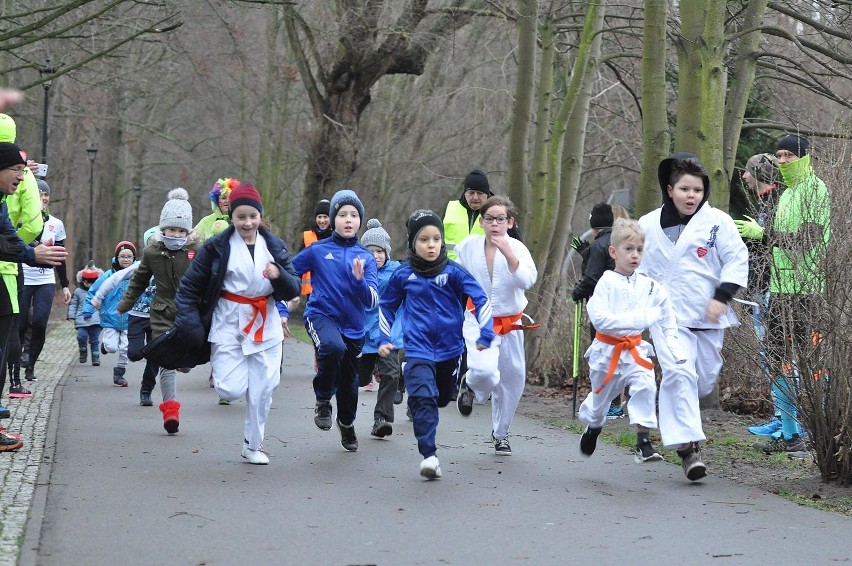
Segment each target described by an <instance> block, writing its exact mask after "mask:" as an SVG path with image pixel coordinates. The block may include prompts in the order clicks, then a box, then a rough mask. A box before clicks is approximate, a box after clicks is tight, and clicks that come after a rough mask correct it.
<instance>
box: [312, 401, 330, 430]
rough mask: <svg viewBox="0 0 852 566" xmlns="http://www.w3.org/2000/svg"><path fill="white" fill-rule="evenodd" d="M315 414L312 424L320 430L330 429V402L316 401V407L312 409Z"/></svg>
mask: <svg viewBox="0 0 852 566" xmlns="http://www.w3.org/2000/svg"><path fill="white" fill-rule="evenodd" d="M314 413H316V416H315V417H314V424H315V425H317V428H318V429H320V430H331V402H330V401H317V407H316V409H314Z"/></svg>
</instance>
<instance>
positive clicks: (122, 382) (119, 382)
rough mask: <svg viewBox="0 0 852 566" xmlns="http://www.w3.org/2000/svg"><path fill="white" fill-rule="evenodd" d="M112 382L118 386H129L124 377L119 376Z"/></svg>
mask: <svg viewBox="0 0 852 566" xmlns="http://www.w3.org/2000/svg"><path fill="white" fill-rule="evenodd" d="M112 384H113V385H115V386H116V387H127V380H126V379H124V378H123V377H119V378H118V379H113V380H112Z"/></svg>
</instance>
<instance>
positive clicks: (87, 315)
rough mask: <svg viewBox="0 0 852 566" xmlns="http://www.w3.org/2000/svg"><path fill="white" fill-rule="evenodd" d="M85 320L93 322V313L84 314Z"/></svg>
mask: <svg viewBox="0 0 852 566" xmlns="http://www.w3.org/2000/svg"><path fill="white" fill-rule="evenodd" d="M83 320H92V313H90V312H87V313H85V314H83Z"/></svg>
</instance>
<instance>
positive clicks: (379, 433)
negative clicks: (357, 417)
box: [370, 421, 393, 438]
mask: <svg viewBox="0 0 852 566" xmlns="http://www.w3.org/2000/svg"><path fill="white" fill-rule="evenodd" d="M392 434H393V426H392V425H391V424H390V423H389V422H387V421H382V423H381V424H380V425H378V426H373V430H371V431H370V435H371V436H375V437H376V438H384V437H386V436H390V435H392Z"/></svg>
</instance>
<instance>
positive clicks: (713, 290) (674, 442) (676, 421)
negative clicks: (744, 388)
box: [639, 153, 748, 481]
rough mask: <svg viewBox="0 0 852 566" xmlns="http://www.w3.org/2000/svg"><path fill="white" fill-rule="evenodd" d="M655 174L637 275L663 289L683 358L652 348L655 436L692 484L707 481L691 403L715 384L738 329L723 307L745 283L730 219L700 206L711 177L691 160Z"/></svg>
mask: <svg viewBox="0 0 852 566" xmlns="http://www.w3.org/2000/svg"><path fill="white" fill-rule="evenodd" d="M657 176H658V179H659V182H660V189H661V190H662V192H663V206H662V207H660V208H658V209H657V210H654V211H651V212H649V213H648V214H646V215H645V216H643V217H642V218H640V219H639V224H640V225H641V226H642V229H643V230H645V252H646V253H645V261H643V262H642V267H641V268H640V270H641V272H642V273H645V274H647V275H649V276H650V277H651V278H652V279H654V280H656V281H659V282H660V283H662V284H663V285H665V286H666V289H667V290H668V292H669V295H670V296H671V300H672V307H673V308H674V311H675V316H676V317H677V325H678V337H679V340H680V344H681V347H682V348H683V349H684V351H685V353H686V357H687V362H686V363H685V364H680V365H678V364H676V363H675V360H674V359H673V358H672V356H671V354H670V353H669V352H668V350H667V349H666V348H658V349H657V360H658V361H659V363H660V367H661V368H662V370H663V379H662V382H661V383H660V398H659V415H660V435H661V436H662V439H663V445H664V446H666V447H670V448H676V449H677V453H678V455H679V456H680V457H681V459H682V461H683V471H684V473H685V474H686V477H687V478H688V479H689V480H691V481H696V480H699V479H701V478H703V477H704V476H705V475H707V468H706V466H705V465H704V462H702V461H701V452H700V448H699V444H698V443H699V442H700V441H701V440H704V438H705V437H704V431H703V430H702V428H701V413H700V410H699V407H698V400H699V399H700V398H702V397H705V396H707V395H709V394H710V393H711V392H712V391H713V389H714V387H715V385H716V380H717V379H718V377H719V370H720V369H721V367H722V340H723V338H724V335H725V328H728V327H730V326H734V325H737V324H739V323H738V322H737V319H736V317H735V316H734V313H733V311H731V309H730V308H729V306H728V303H729V302H730V300H731V299H732V298H733V297H734V295H735V294H736V293H737V291H739V289H740V288H742V287H745V285H746V283H747V279H748V251H747V250H746V247H745V244H744V243H743V241H742V238H741V237H740V235H739V232H738V231H737V227H736V226H735V225H734V221H733V220H732V219H731V217H730V216H728V215H727V214H725V213H724V212H722V211H721V210H717V209H715V208H713V207H712V206H710V203H709V202H707V200H708V198H709V196H710V177H709V176H708V174H707V170H706V169H705V168H704V165H703V164H702V163H701V161H700V160H699V159H698V158H697V157H696V156H695V155H693V154H691V153H677V154H675V155H672V156H671V157H668V158H666V159H664V160H662V161H661V162H660V165H659V167H658V170H657ZM651 337H652V338H653V340H654V343H655V344H658V343H661V341H663V340H664V338H663V336H660V335H659V332H657V331H655V329H653V328H652V329H651Z"/></svg>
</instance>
